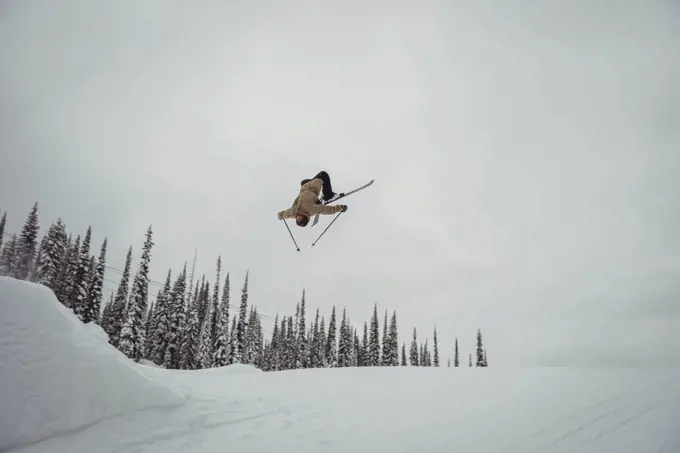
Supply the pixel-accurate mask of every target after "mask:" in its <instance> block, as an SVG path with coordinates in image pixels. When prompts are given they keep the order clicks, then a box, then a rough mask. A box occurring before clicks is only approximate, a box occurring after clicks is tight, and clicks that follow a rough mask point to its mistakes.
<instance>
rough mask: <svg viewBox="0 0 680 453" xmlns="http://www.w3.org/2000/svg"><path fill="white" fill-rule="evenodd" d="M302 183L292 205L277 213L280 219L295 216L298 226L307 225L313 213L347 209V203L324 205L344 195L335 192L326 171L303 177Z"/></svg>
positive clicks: (330, 212)
mask: <svg viewBox="0 0 680 453" xmlns="http://www.w3.org/2000/svg"><path fill="white" fill-rule="evenodd" d="M300 184H301V187H300V193H299V194H298V196H297V197H296V198H295V200H294V201H293V204H292V206H291V207H290V208H288V209H286V210H285V211H281V212H279V213H278V214H277V217H278V219H279V220H283V219H292V218H295V223H296V224H297V226H299V227H305V226H307V224H308V223H309V219H310V217H312V216H313V215H316V214H325V215H331V214H336V213H338V212H344V211H347V205H344V204H338V205H334V206H326V205H324V203H330V202H331V201H333V200H335V199H336V198H338V197H341V196H343V195H344V194H336V193H335V192H333V189H332V187H331V178H330V176H328V173H326V172H325V171H321V172H319V173H318V174H317V175H316V176H314V177H313V178H312V179H303V180H302V182H301V183H300ZM319 193H322V195H323V199H322V200H320V199H319Z"/></svg>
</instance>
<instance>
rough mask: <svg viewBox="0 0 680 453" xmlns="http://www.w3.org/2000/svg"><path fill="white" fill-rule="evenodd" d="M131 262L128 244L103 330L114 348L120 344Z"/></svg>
mask: <svg viewBox="0 0 680 453" xmlns="http://www.w3.org/2000/svg"><path fill="white" fill-rule="evenodd" d="M131 264H132V246H130V248H129V249H128V252H127V256H126V257H125V268H124V269H123V275H122V277H121V278H120V283H119V284H118V290H117V291H116V297H115V298H114V299H113V303H112V305H111V311H110V316H109V322H108V323H106V326H105V327H104V331H105V332H106V333H107V334H108V336H109V343H111V344H112V345H113V346H115V347H116V348H117V347H118V345H119V344H120V332H121V330H122V328H123V322H124V320H125V313H126V311H127V310H126V307H127V299H128V291H129V284H130V265H131Z"/></svg>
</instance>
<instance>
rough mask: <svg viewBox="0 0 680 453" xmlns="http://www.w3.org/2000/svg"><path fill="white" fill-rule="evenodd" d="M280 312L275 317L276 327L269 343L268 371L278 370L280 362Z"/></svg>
mask: <svg viewBox="0 0 680 453" xmlns="http://www.w3.org/2000/svg"><path fill="white" fill-rule="evenodd" d="M279 341H280V340H279V314H278V313H277V314H276V317H275V318H274V329H273V330H272V340H271V342H270V343H269V358H268V368H267V369H268V371H278V370H279V369H280V363H279Z"/></svg>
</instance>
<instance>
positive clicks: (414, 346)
mask: <svg viewBox="0 0 680 453" xmlns="http://www.w3.org/2000/svg"><path fill="white" fill-rule="evenodd" d="M409 361H410V362H411V366H418V365H419V364H420V362H419V360H418V340H417V337H416V328H415V327H414V328H413V341H412V342H411V350H410V355H409Z"/></svg>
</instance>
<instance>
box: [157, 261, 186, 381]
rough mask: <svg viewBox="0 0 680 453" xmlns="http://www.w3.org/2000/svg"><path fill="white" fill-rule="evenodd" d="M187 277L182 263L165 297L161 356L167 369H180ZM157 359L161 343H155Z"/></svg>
mask: <svg viewBox="0 0 680 453" xmlns="http://www.w3.org/2000/svg"><path fill="white" fill-rule="evenodd" d="M186 279H187V265H186V263H185V264H184V268H183V269H182V272H180V274H179V275H178V276H177V278H176V279H175V282H174V284H173V286H172V292H171V293H170V295H169V297H168V299H167V301H166V302H167V306H168V317H169V329H168V334H167V338H168V341H167V345H166V346H165V355H164V356H163V359H162V360H163V367H164V368H168V369H180V358H181V357H180V352H181V346H182V330H183V329H184V324H185V318H186V307H185V306H184V303H185V291H186V283H187V281H186ZM157 347H158V350H157V351H156V354H157V359H158V358H160V354H162V353H163V352H162V348H163V345H162V344H161V345H157Z"/></svg>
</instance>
